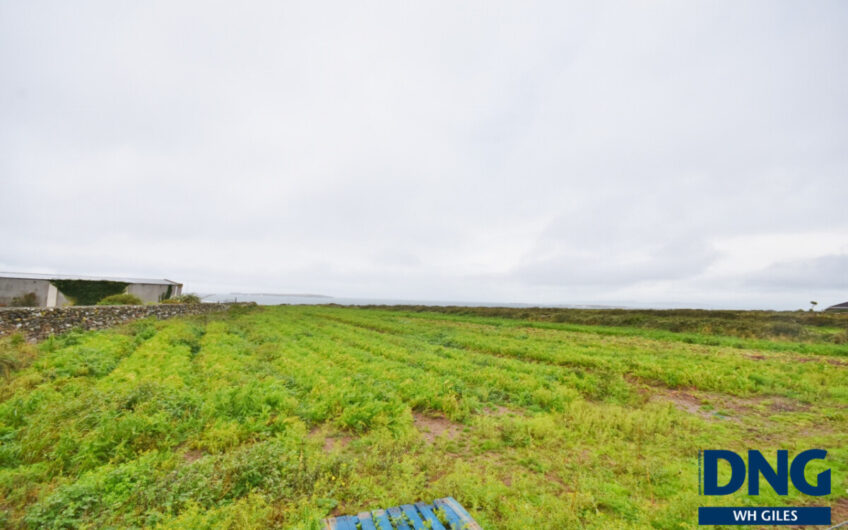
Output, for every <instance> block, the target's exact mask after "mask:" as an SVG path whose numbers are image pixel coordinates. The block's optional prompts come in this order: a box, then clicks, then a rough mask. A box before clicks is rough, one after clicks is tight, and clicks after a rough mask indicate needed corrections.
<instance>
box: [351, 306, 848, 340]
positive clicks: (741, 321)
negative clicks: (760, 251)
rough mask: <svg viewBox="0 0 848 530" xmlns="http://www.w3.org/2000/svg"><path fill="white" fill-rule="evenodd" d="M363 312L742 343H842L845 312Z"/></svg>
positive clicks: (846, 331) (846, 334) (846, 335)
mask: <svg viewBox="0 0 848 530" xmlns="http://www.w3.org/2000/svg"><path fill="white" fill-rule="evenodd" d="M362 307H366V308H369V309H385V310H391V311H409V312H429V313H446V314H452V315H467V316H478V317H500V318H514V319H520V320H529V321H534V322H557V323H568V324H578V325H586V326H617V327H630V328H642V329H657V330H665V331H672V332H680V333H701V334H708V335H723V336H731V337H740V338H748V339H755V338H756V339H776V340H781V339H785V340H793V341H799V340H800V341H807V342H827V343H836V344H848V313H823V312H812V311H733V310H706V309H570V308H549V307H520V308H518V307H464V306H424V305H395V306H385V305H372V306H362Z"/></svg>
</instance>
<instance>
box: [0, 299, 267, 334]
mask: <svg viewBox="0 0 848 530" xmlns="http://www.w3.org/2000/svg"><path fill="white" fill-rule="evenodd" d="M236 305H240V306H244V305H256V304H253V303H237V304H236V303H233V304H156V305H111V306H108V305H107V306H72V307H14V308H0V337H2V336H5V335H9V334H12V333H22V334H23V335H24V336H26V337H27V338H28V339H30V340H40V339H44V338H47V337H48V336H50V335H59V334H61V333H65V332H67V331H70V330H71V329H73V328H82V329H101V328H108V327H111V326H115V325H118V324H122V323H124V322H129V321H130V320H136V319H138V318H145V317H156V318H158V319H159V320H162V319H165V318H171V317H176V316H181V315H198V314H203V313H215V312H218V311H224V310H226V309H229V308H230V307H232V306H236Z"/></svg>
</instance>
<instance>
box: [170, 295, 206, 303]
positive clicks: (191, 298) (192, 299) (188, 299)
mask: <svg viewBox="0 0 848 530" xmlns="http://www.w3.org/2000/svg"><path fill="white" fill-rule="evenodd" d="M162 303H163V304H199V303H200V297H199V296H197V295H196V294H192V293H188V294H184V295H182V296H175V297H173V298H167V299H165V300H162Z"/></svg>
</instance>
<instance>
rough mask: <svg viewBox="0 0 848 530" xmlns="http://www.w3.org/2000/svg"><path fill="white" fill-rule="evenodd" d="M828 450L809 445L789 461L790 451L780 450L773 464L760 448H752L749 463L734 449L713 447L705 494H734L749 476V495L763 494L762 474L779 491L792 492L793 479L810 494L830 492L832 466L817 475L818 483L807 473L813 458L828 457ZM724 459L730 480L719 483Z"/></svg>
mask: <svg viewBox="0 0 848 530" xmlns="http://www.w3.org/2000/svg"><path fill="white" fill-rule="evenodd" d="M826 456H827V451H825V450H824V449H808V450H806V451H803V452H802V453H799V454H798V455H797V456H796V457H795V458H794V459H793V460H792V463H791V464H790V463H789V452H788V451H783V450H780V451H778V452H777V468H776V469H775V468H773V467H772V466H771V464H769V463H768V461H767V460H766V459H765V457H764V456H763V454H762V453H761V452H759V451H755V450H751V451H748V466H747V472H746V466H745V461H744V460H743V459H742V457H741V456H739V455H738V454H736V453H734V452H733V451H726V450H721V449H711V450H706V451H704V452H703V455H702V457H703V465H704V475H703V477H704V482H703V487H704V490H703V494H704V495H730V494H731V493H735V492H737V491H738V490H739V489H740V488H741V487H742V484H744V482H745V476H746V475H747V477H748V495H759V494H760V477H762V478H764V479H765V481H766V482H767V483H768V484H769V485H770V486H771V488H772V489H773V490H774V491H775V493H777V494H778V495H788V494H789V481H790V480H791V481H792V485H793V486H795V488H796V489H797V490H798V491H800V492H801V493H804V494H806V495H813V496H821V495H829V494H830V470H829V469H828V470H827V471H822V472H821V473H819V474H818V475H817V477H816V481H815V484H810V483H809V482H808V481H807V477H806V475H805V474H804V472H805V470H806V468H807V464H809V463H810V462H811V461H813V460H824V459H825V457H826ZM720 460H724V461H725V462H727V463H728V464H730V480H729V481H728V483H727V484H724V485H719V483H718V482H719V479H718V463H719V461H720Z"/></svg>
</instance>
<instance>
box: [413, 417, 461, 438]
mask: <svg viewBox="0 0 848 530" xmlns="http://www.w3.org/2000/svg"><path fill="white" fill-rule="evenodd" d="M412 418H413V421H414V422H415V428H416V429H418V431H419V432H420V433H421V436H423V437H424V440H426V441H427V443H433V442H435V441H436V438H439V437H440V436H444V437H446V438H448V439H449V440H453V439H455V438H456V437H457V436H458V435H459V433H460V432H462V425H461V424H459V423H455V422H452V421H450V420H449V419H447V418H445V417H444V416H427V415H424V414H421V413H419V412H414V413H413V414H412Z"/></svg>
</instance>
